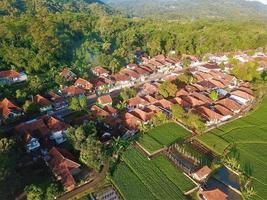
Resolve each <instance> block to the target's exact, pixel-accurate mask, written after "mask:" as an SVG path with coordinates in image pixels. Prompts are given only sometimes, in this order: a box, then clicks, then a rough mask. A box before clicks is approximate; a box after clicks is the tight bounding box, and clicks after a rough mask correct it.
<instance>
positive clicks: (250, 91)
mask: <svg viewBox="0 0 267 200" xmlns="http://www.w3.org/2000/svg"><path fill="white" fill-rule="evenodd" d="M238 90H241V91H243V92H246V93H248V94H250V95H252V96H253V91H252V89H250V88H247V87H239V88H238Z"/></svg>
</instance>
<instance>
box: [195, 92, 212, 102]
mask: <svg viewBox="0 0 267 200" xmlns="http://www.w3.org/2000/svg"><path fill="white" fill-rule="evenodd" d="M191 96H193V97H195V98H197V99H198V100H200V101H202V102H204V103H211V102H212V100H211V99H210V98H209V97H208V96H206V95H204V94H202V93H198V92H193V93H192V94H191Z"/></svg>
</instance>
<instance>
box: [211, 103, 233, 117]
mask: <svg viewBox="0 0 267 200" xmlns="http://www.w3.org/2000/svg"><path fill="white" fill-rule="evenodd" d="M213 109H214V111H215V112H217V113H219V114H221V115H222V116H223V121H226V120H228V119H230V118H232V117H233V116H234V113H233V111H231V110H229V109H228V108H226V107H224V106H222V105H220V104H215V105H214V107H213Z"/></svg>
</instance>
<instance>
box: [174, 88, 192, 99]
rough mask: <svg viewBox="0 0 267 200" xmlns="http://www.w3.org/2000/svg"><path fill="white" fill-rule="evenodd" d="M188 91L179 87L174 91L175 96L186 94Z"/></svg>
mask: <svg viewBox="0 0 267 200" xmlns="http://www.w3.org/2000/svg"><path fill="white" fill-rule="evenodd" d="M188 95H189V92H187V91H186V90H185V89H180V90H178V91H177V92H176V97H181V96H188Z"/></svg>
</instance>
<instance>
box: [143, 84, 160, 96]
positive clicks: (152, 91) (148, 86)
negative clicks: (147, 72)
mask: <svg viewBox="0 0 267 200" xmlns="http://www.w3.org/2000/svg"><path fill="white" fill-rule="evenodd" d="M142 88H143V90H144V91H145V92H146V93H148V94H155V93H157V92H158V88H157V86H155V85H153V84H151V83H145V84H144V85H143V87H142Z"/></svg>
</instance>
